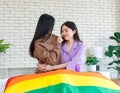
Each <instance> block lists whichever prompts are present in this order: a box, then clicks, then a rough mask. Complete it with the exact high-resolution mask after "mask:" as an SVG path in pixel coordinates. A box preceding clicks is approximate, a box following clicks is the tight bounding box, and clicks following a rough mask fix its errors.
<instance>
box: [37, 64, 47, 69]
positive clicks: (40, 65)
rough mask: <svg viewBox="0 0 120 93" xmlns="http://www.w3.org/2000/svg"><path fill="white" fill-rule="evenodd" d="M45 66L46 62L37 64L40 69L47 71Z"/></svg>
mask: <svg viewBox="0 0 120 93" xmlns="http://www.w3.org/2000/svg"><path fill="white" fill-rule="evenodd" d="M45 67H46V64H40V63H38V64H37V69H38V70H40V71H45Z"/></svg>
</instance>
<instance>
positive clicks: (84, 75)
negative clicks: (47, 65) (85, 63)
mask: <svg viewBox="0 0 120 93" xmlns="http://www.w3.org/2000/svg"><path fill="white" fill-rule="evenodd" d="M63 85H64V86H63ZM59 86H62V87H61V88H64V89H65V90H66V89H67V88H68V90H70V89H71V90H74V91H75V90H76V91H83V90H86V89H88V90H89V88H91V89H95V90H99V91H98V92H95V93H102V92H100V91H106V93H120V87H119V86H117V85H116V84H115V83H113V82H112V81H111V80H109V79H107V78H106V77H104V76H103V75H101V74H100V73H96V72H74V71H70V70H56V71H51V72H46V73H42V74H28V75H22V76H17V77H13V78H10V79H9V80H8V83H7V85H6V88H5V92H4V93H27V92H28V91H29V92H28V93H37V92H36V91H40V90H42V91H43V90H45V91H46V90H50V91H49V92H45V93H56V92H55V91H58V89H59ZM53 89H55V90H53ZM88 90H86V91H88ZM42 91H41V92H38V93H44V92H42ZM52 91H54V92H52ZM60 91H62V90H60ZM66 91H67V90H66ZM107 91H111V92H107ZM61 93H66V92H61ZM68 93H69V92H68ZM70 93H73V92H70ZM74 93H77V92H74ZM86 93H87V92H86ZM90 93H91V92H90Z"/></svg>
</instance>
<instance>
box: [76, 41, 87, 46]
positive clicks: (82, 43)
mask: <svg viewBox="0 0 120 93" xmlns="http://www.w3.org/2000/svg"><path fill="white" fill-rule="evenodd" d="M76 44H77V46H78V47H81V46H82V47H85V44H84V42H81V41H76Z"/></svg>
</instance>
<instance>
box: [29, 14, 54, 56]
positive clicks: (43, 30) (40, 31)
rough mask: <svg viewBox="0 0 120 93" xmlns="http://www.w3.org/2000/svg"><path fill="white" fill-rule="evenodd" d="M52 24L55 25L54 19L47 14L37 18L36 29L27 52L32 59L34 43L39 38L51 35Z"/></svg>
mask: <svg viewBox="0 0 120 93" xmlns="http://www.w3.org/2000/svg"><path fill="white" fill-rule="evenodd" d="M54 23H55V18H54V17H52V16H51V15H49V14H42V15H41V16H40V17H39V20H38V23H37V27H36V30H35V33H34V37H33V39H32V41H31V44H30V48H29V52H30V55H31V56H32V57H33V52H34V42H35V41H36V40H38V39H40V38H43V37H44V36H45V35H46V34H48V33H49V34H50V35H51V34H52V30H53V27H54ZM50 35H49V37H50ZM49 37H48V38H49Z"/></svg>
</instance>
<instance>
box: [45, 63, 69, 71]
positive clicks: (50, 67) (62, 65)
mask: <svg viewBox="0 0 120 93" xmlns="http://www.w3.org/2000/svg"><path fill="white" fill-rule="evenodd" d="M67 64H68V63H64V64H59V65H54V66H51V65H46V67H45V69H46V70H47V71H50V70H56V69H65V68H66V66H67Z"/></svg>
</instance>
